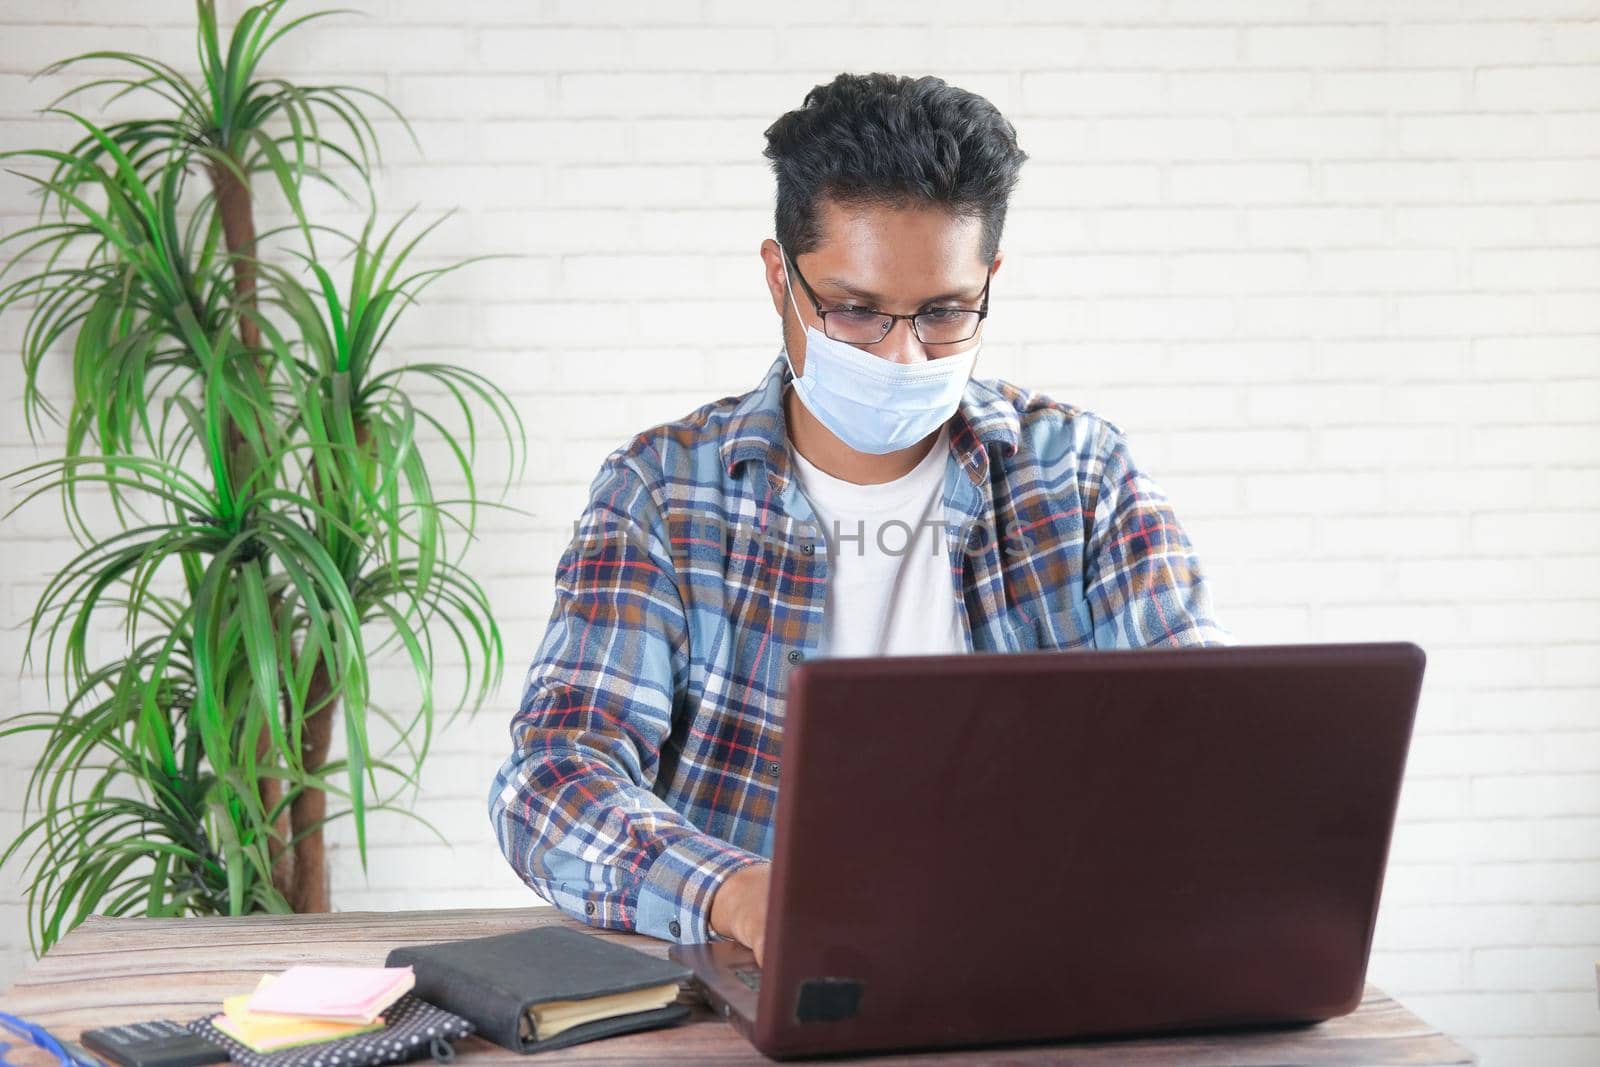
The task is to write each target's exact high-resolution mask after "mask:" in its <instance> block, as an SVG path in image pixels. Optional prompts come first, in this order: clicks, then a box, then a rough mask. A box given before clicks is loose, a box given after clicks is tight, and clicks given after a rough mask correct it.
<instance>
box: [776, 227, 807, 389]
mask: <svg viewBox="0 0 1600 1067" xmlns="http://www.w3.org/2000/svg"><path fill="white" fill-rule="evenodd" d="M772 243H773V244H775V245H777V246H778V252H779V258H780V259H781V260H782V261H783V287H784V288H785V289H786V290H788V292H789V303H791V304H793V305H794V321H795V322H797V323H799V325H800V329H801V331H802V332H804V331H806V330H809V329H810V327H809V326H807V325H806V321H805V319H803V318H801V317H800V302H799V301H798V300H796V299H795V298H794V282H793V280H791V279H790V277H789V253H788V252H787V251H785V250H784V247H783V242H782V241H779V240H778V239H777V238H776V237H774V238H773V239H772ZM783 361H784V362H785V363H787V364H789V373H790V374H791V375H793V376H794V378H795V380H796V381H798V380H799V379H800V372H799V371H797V370H795V369H794V360H793V359H792V358H790V356H789V342H788V340H787V339H785V340H784V342H783Z"/></svg>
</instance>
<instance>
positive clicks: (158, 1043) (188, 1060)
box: [78, 1019, 228, 1067]
mask: <svg viewBox="0 0 1600 1067" xmlns="http://www.w3.org/2000/svg"><path fill="white" fill-rule="evenodd" d="M78 1040H79V1041H80V1042H81V1043H82V1044H83V1047H84V1048H86V1049H88V1050H89V1051H90V1052H93V1053H94V1054H95V1055H97V1056H99V1057H100V1058H101V1059H105V1060H110V1061H111V1062H112V1063H115V1064H120V1065H121V1067H198V1065H200V1064H206V1063H222V1062H223V1061H225V1060H226V1059H227V1058H228V1050H227V1049H224V1048H222V1047H221V1046H219V1045H215V1044H212V1043H211V1042H210V1041H207V1040H206V1039H205V1038H203V1037H201V1036H200V1035H199V1034H194V1033H191V1032H189V1031H188V1030H186V1029H184V1028H183V1027H182V1026H179V1025H178V1024H177V1023H175V1022H173V1021H172V1020H171V1019H157V1020H155V1021H153V1022H146V1023H129V1024H128V1025H126V1026H105V1027H100V1028H99V1029H95V1030H85V1031H84V1032H83V1034H82V1035H81V1036H80V1037H79V1038H78Z"/></svg>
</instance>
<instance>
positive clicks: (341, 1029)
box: [211, 965, 417, 1052]
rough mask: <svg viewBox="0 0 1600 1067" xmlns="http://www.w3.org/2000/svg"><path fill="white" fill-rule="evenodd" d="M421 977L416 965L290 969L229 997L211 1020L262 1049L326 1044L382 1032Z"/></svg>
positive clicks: (247, 1044)
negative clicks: (389, 1016) (387, 1013)
mask: <svg viewBox="0 0 1600 1067" xmlns="http://www.w3.org/2000/svg"><path fill="white" fill-rule="evenodd" d="M416 981H417V979H416V975H415V974H414V973H413V972H412V970H411V968H410V967H323V966H311V965H304V966H298V967H290V968H289V969H288V970H286V971H284V972H282V973H281V974H278V975H270V974H267V975H262V976H261V981H260V983H258V984H257V986H256V988H255V991H254V992H252V993H240V994H239V995H238V996H234V997H228V998H227V999H226V1000H224V1001H223V1004H222V1014H220V1015H216V1016H213V1017H212V1020H211V1024H212V1025H213V1026H215V1027H216V1028H217V1029H218V1030H221V1031H222V1032H223V1033H224V1034H227V1035H228V1036H229V1037H231V1038H233V1039H234V1040H235V1041H237V1042H239V1043H240V1044H241V1045H244V1046H245V1047H246V1048H249V1049H253V1050H254V1051H256V1052H276V1051H277V1050H279V1049H285V1048H295V1047H298V1046H301V1045H314V1044H320V1043H321V1042H324V1041H334V1040H337V1039H338V1038H341V1037H349V1036H351V1035H352V1034H365V1033H368V1032H370V1031H373V1030H381V1029H382V1028H383V1019H382V1015H383V1013H384V1012H385V1011H387V1010H388V1009H389V1008H390V1007H391V1006H392V1005H393V1004H394V1002H395V1001H397V1000H399V999H400V998H401V997H403V996H405V994H406V993H407V992H409V991H410V989H411V988H412V986H414V985H416Z"/></svg>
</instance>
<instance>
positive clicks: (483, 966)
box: [384, 926, 693, 1052]
mask: <svg viewBox="0 0 1600 1067" xmlns="http://www.w3.org/2000/svg"><path fill="white" fill-rule="evenodd" d="M407 964H409V965H410V966H411V967H412V969H413V970H414V971H415V973H416V976H417V984H416V987H415V988H414V989H413V992H414V993H415V994H416V995H417V996H419V997H421V998H422V999H423V1000H426V1001H429V1002H431V1003H434V1004H437V1005H438V1006H439V1007H441V1008H445V1009H447V1010H449V1011H452V1012H455V1013H456V1014H457V1015H460V1016H463V1017H464V1018H466V1019H469V1020H470V1021H471V1022H472V1024H473V1025H474V1026H475V1027H477V1030H478V1034H479V1035H480V1036H482V1037H484V1038H487V1039H488V1040H490V1041H493V1042H494V1043H495V1044H497V1045H499V1046H501V1047H502V1048H508V1049H511V1050H512V1051H513V1052H543V1051H544V1050H545V1049H552V1048H562V1047H564V1046H566V1045H576V1044H578V1043H579V1042H582V1041H592V1040H594V1039H595V1038H599V1037H610V1036H611V1035H613V1034H625V1033H629V1032H631V1031H634V1030H648V1029H650V1028H651V1027H656V1026H666V1025H669V1024H671V1023H675V1022H678V1021H680V1020H682V1019H685V1018H687V1017H688V1016H689V1006H688V1005H687V1004H679V1003H675V1002H669V1003H666V1004H664V1005H662V1006H656V1007H650V1008H646V1009H644V1010H629V1009H627V1008H626V1007H625V1005H626V1003H627V1002H628V1000H629V999H650V998H651V993H652V991H653V993H654V994H655V999H656V1000H657V1001H659V1000H660V999H661V998H663V997H671V998H673V999H674V1000H675V998H676V989H670V990H669V989H665V988H663V987H666V986H668V985H674V986H676V984H677V983H680V982H682V981H683V980H684V979H686V978H688V977H689V976H690V975H691V974H692V973H693V972H692V971H690V970H689V968H687V967H684V966H682V965H680V964H677V963H673V962H672V961H671V960H664V959H659V958H657V957H655V956H651V955H649V954H647V953H644V952H640V951H639V950H638V949H636V948H630V947H628V946H627V945H619V944H616V943H614V942H610V941H606V940H603V939H601V938H599V937H596V936H594V935H593V934H586V933H583V932H582V931H580V930H573V929H571V928H570V927H565V926H539V927H535V928H533V929H531V930H519V931H517V932H516V933H511V934H497V935H495V936H493V937H475V938H471V939H469V940H466V941H444V942H440V943H438V944H434V945H403V946H401V947H399V948H396V949H394V950H392V951H391V952H390V953H389V956H388V958H387V959H386V960H385V962H384V965H385V966H387V967H404V966H406V965H407ZM627 993H634V994H635V998H627V997H621V998H615V995H616V994H627ZM608 998H614V999H608ZM573 1001H576V1002H580V1003H577V1004H573V1003H569V1002H573ZM557 1002H561V1003H557ZM584 1002H587V1003H584ZM618 1005H624V1006H623V1007H621V1008H620V1009H619V1008H618ZM617 1010H620V1011H621V1013H620V1014H608V1017H605V1018H596V1019H591V1020H589V1021H577V1022H574V1021H573V1020H574V1019H575V1018H581V1017H582V1016H583V1015H585V1014H588V1013H592V1012H596V1011H598V1012H601V1013H611V1012H614V1011H617ZM541 1031H543V1032H541ZM552 1031H554V1032H552Z"/></svg>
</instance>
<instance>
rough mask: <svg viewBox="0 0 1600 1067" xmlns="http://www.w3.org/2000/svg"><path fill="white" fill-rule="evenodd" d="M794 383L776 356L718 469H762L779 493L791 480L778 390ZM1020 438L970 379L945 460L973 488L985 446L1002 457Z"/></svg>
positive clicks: (983, 469)
mask: <svg viewBox="0 0 1600 1067" xmlns="http://www.w3.org/2000/svg"><path fill="white" fill-rule="evenodd" d="M793 380H794V372H793V371H791V370H790V369H789V361H788V359H786V358H785V357H784V354H783V353H782V352H781V351H780V352H779V353H778V357H777V359H775V360H773V362H772V366H771V367H769V368H768V369H767V373H766V376H765V377H764V378H763V379H762V382H761V385H760V386H758V387H757V388H755V389H754V390H752V391H751V392H749V393H746V394H745V395H744V396H743V397H741V398H740V400H739V403H738V406H736V407H735V408H734V409H733V415H732V417H731V418H730V419H729V421H728V427H727V430H726V432H725V435H724V437H723V439H722V444H721V446H720V448H721V455H722V468H723V470H725V471H726V472H727V473H728V474H730V475H732V474H734V473H735V472H736V470H737V468H738V467H739V465H740V464H741V463H743V462H745V461H746V460H752V459H753V460H757V461H759V462H761V463H764V464H765V465H766V467H767V477H768V478H769V479H770V480H771V481H772V484H773V488H775V489H777V490H779V491H781V490H783V489H784V488H785V487H786V486H787V484H788V481H789V478H790V469H789V442H788V433H787V430H786V428H785V423H784V415H783V389H784V386H785V385H786V384H787V383H789V382H790V381H793ZM1021 435H1022V425H1021V420H1020V419H1019V418H1018V416H1017V409H1016V407H1015V405H1013V404H1012V403H1011V402H1010V401H1009V400H1007V399H1006V397H1005V396H1004V395H1003V394H1002V393H1001V392H1000V390H999V389H998V388H996V386H995V384H994V383H993V382H991V381H987V380H983V379H979V378H969V379H968V380H967V385H966V389H965V390H963V391H962V394H961V402H960V404H959V405H958V406H957V407H956V413H955V415H954V416H952V417H951V420H950V454H951V455H952V456H953V457H954V458H955V461H956V462H957V463H958V464H960V465H961V468H962V470H964V471H966V472H967V477H968V478H970V479H971V480H972V483H973V484H974V485H977V484H980V483H981V482H982V481H983V479H984V478H986V477H988V474H989V446H990V445H998V446H999V447H1000V450H1001V455H1002V456H1004V457H1009V456H1010V455H1012V454H1013V453H1014V452H1016V450H1017V442H1018V440H1019V439H1020V437H1021Z"/></svg>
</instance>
